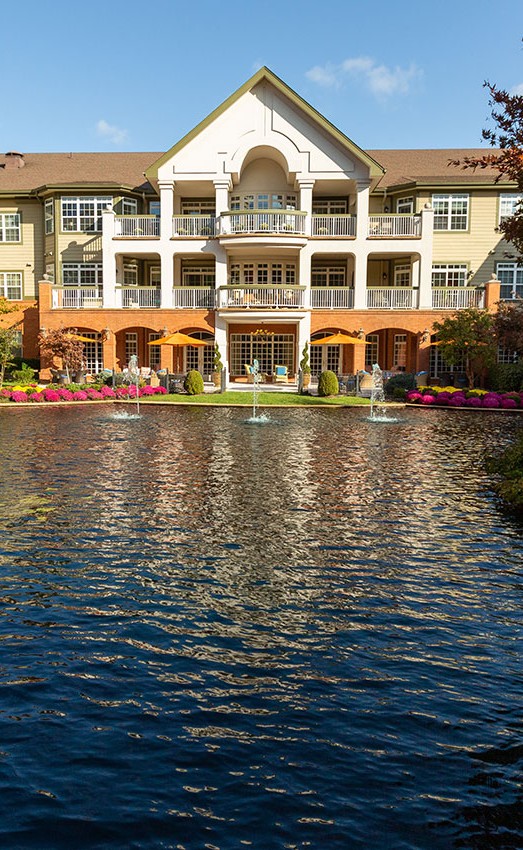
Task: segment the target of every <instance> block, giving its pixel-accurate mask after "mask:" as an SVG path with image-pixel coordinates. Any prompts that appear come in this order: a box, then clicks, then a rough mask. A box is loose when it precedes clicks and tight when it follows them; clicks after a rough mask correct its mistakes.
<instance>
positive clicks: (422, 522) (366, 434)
mask: <svg viewBox="0 0 523 850" xmlns="http://www.w3.org/2000/svg"><path fill="white" fill-rule="evenodd" d="M113 409H114V408H107V409H106V408H101V407H100V406H96V407H95V406H93V407H92V408H90V407H87V406H86V407H82V408H81V409H80V408H73V409H69V408H67V409H66V408H51V409H49V410H41V409H35V410H31V409H29V410H27V409H26V410H21V409H15V410H13V409H9V410H3V411H0V414H1V415H0V433H1V444H0V456H1V460H2V466H1V470H2V471H1V473H0V481H1V485H0V517H1V519H0V597H1V606H0V793H1V799H2V804H3V805H2V812H3V814H2V818H1V820H0V846H2V847H6V848H9V850H18V848H38V850H48V849H49V850H55V848H60V850H61V848H67V850H70V848H147V850H149V848H150V850H153V849H154V850H156V848H178V850H200V848H211V850H215V848H219V850H237V849H238V848H241V847H253V848H258V850H259V848H267V850H280V848H304V847H309V848H314V850H324V849H325V850H330V848H334V850H337V848H343V850H351V848H365V850H374V848H376V850H382V848H385V849H386V850H387V849H388V848H390V850H411V848H422V850H425V848H441V849H442V850H448V848H466V850H490V848H497V850H499V848H521V847H522V846H523V815H522V808H523V807H522V805H521V804H522V799H521V785H520V784H518V782H519V781H520V779H521V775H520V773H519V772H518V771H520V769H521V763H522V755H523V741H522V734H521V733H522V712H521V709H522V696H521V695H522V680H523V673H522V664H521V646H520V643H519V642H518V641H520V639H521V622H522V618H521V613H522V601H523V599H522V597H523V580H522V573H523V566H522V565H523V558H522V554H523V542H522V537H521V530H522V529H521V525H520V524H518V523H517V522H516V521H515V520H513V519H511V518H510V517H506V516H504V515H503V514H501V513H500V512H499V511H498V509H497V506H496V502H495V500H494V498H493V496H492V494H491V493H490V491H489V490H488V479H487V477H486V475H485V472H484V469H483V460H484V456H485V454H486V453H488V452H489V451H490V450H491V448H492V446H496V447H501V446H503V445H505V444H506V443H507V441H509V440H510V439H511V438H512V437H513V435H514V434H515V433H516V431H517V430H518V428H520V427H521V425H522V424H523V423H521V422H520V420H519V419H518V418H515V417H514V418H512V417H505V416H503V415H500V414H489V413H484V414H483V413H474V414H471V413H459V412H457V411H439V412H437V411H401V413H400V419H399V421H398V422H397V423H394V424H390V423H387V424H386V423H370V422H368V421H367V419H366V415H367V414H366V413H365V412H363V411H361V410H357V409H354V410H341V409H340V410H325V411H318V410H313V411H306V410H273V411H271V413H270V416H271V420H272V421H271V422H270V423H268V424H265V425H264V427H263V428H260V427H256V426H253V425H250V424H248V423H246V421H245V420H246V418H247V416H248V413H246V411H245V410H242V409H238V408H236V409H213V410H211V409H209V408H190V409H181V408H175V409H171V408H169V409H165V408H161V407H154V408H152V407H150V408H147V407H146V406H145V405H142V408H141V410H140V412H141V414H142V416H141V418H140V419H134V420H133V419H122V418H120V419H115V418H112V416H111V411H112V410H113Z"/></svg>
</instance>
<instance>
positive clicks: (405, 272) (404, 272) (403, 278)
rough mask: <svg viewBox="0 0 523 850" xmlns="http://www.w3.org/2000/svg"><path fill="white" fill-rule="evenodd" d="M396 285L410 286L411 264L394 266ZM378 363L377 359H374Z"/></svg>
mask: <svg viewBox="0 0 523 850" xmlns="http://www.w3.org/2000/svg"><path fill="white" fill-rule="evenodd" d="M394 286H405V287H410V264H409V263H401V264H398V265H397V266H394ZM374 362H375V363H377V361H376V360H375V361H374Z"/></svg>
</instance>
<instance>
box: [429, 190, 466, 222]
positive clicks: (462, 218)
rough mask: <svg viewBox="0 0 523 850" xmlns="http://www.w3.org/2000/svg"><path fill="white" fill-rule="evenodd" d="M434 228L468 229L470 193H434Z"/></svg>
mask: <svg viewBox="0 0 523 850" xmlns="http://www.w3.org/2000/svg"><path fill="white" fill-rule="evenodd" d="M432 207H433V209H434V230H466V229H467V227H468V213H469V196H468V195H433V196H432Z"/></svg>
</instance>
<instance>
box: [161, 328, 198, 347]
mask: <svg viewBox="0 0 523 850" xmlns="http://www.w3.org/2000/svg"><path fill="white" fill-rule="evenodd" d="M208 344H209V343H207V342H205V340H203V339H196V338H195V337H193V336H189V334H184V333H182V332H181V331H175V332H174V333H172V334H167V336H162V337H160V339H152V340H151V341H150V342H148V343H147V345H172V347H173V348H184V347H185V346H186V345H196V346H198V345H208Z"/></svg>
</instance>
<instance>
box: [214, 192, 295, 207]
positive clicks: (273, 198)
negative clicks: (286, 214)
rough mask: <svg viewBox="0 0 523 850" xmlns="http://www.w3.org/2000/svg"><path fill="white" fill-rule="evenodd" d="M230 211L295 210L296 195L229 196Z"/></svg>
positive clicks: (268, 193)
mask: <svg viewBox="0 0 523 850" xmlns="http://www.w3.org/2000/svg"><path fill="white" fill-rule="evenodd" d="M230 205H231V206H230V208H231V210H237V211H238V210H295V209H296V195H287V194H281V195H280V194H278V193H273V192H260V193H256V194H253V195H231V201H230Z"/></svg>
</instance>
